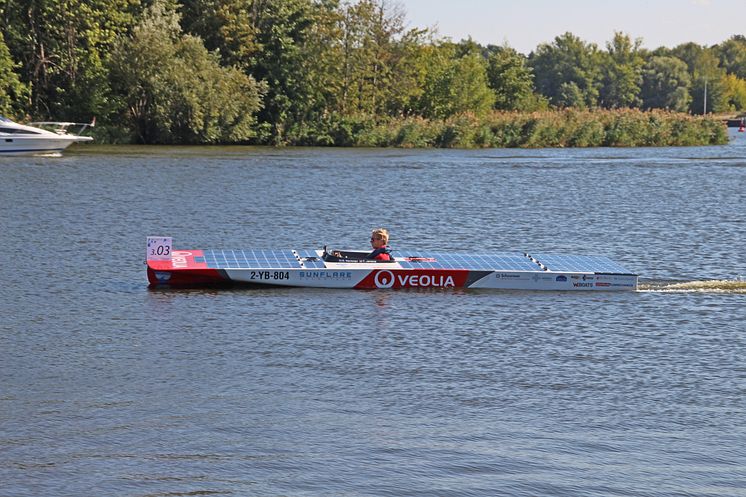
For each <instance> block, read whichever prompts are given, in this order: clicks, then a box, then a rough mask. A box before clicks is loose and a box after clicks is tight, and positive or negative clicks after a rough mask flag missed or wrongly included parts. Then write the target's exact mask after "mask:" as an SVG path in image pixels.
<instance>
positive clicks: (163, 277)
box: [155, 271, 171, 281]
mask: <svg viewBox="0 0 746 497" xmlns="http://www.w3.org/2000/svg"><path fill="white" fill-rule="evenodd" d="M155 278H156V279H157V280H158V281H168V280H170V279H171V273H169V272H168V271H155Z"/></svg>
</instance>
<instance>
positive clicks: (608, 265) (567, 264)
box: [531, 254, 633, 274]
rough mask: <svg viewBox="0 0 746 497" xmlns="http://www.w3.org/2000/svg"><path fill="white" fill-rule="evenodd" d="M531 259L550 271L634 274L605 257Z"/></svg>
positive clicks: (546, 255)
mask: <svg viewBox="0 0 746 497" xmlns="http://www.w3.org/2000/svg"><path fill="white" fill-rule="evenodd" d="M531 257H533V258H534V259H536V260H537V261H539V262H540V263H541V264H543V265H544V266H546V268H547V269H549V270H550V271H566V272H568V273H573V272H578V273H615V274H633V273H632V271H629V270H628V269H626V268H624V267H623V266H621V265H619V264H617V263H616V262H614V261H612V260H611V259H609V258H608V257H603V256H597V255H553V254H531Z"/></svg>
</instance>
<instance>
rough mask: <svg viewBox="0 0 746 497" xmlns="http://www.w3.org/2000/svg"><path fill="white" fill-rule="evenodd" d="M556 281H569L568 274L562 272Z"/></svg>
mask: <svg viewBox="0 0 746 497" xmlns="http://www.w3.org/2000/svg"><path fill="white" fill-rule="evenodd" d="M554 281H567V276H564V275H562V274H560V275H559V276H557V277H556V278H555V279H554Z"/></svg>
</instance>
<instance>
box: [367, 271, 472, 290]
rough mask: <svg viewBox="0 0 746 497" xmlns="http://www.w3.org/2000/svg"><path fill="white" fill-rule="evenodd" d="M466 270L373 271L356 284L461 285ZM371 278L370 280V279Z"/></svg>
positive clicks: (447, 286) (415, 286)
mask: <svg viewBox="0 0 746 497" xmlns="http://www.w3.org/2000/svg"><path fill="white" fill-rule="evenodd" d="M467 275H468V272H467V271H459V272H458V273H455V274H454V273H444V272H422V271H416V272H414V271H397V272H394V271H389V270H388V269H384V270H380V271H375V272H374V273H373V275H372V277H371V276H370V275H369V276H368V277H366V279H364V280H363V281H362V282H360V283H359V284H358V287H359V288H449V287H455V286H456V285H457V280H458V285H459V286H463V284H464V283H465V280H466V277H467ZM371 280H372V281H371Z"/></svg>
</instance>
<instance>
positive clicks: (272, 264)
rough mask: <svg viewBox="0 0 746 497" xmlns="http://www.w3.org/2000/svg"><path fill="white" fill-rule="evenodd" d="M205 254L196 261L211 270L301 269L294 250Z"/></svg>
mask: <svg viewBox="0 0 746 497" xmlns="http://www.w3.org/2000/svg"><path fill="white" fill-rule="evenodd" d="M203 253H204V257H195V258H194V261H195V262H204V263H206V264H207V267H208V268H210V269H228V268H244V269H255V268H261V269H265V268H269V269H274V268H277V269H284V268H288V269H292V268H298V269H300V267H301V265H300V262H298V259H297V258H296V257H295V254H294V253H293V251H292V250H204V251H203ZM322 267H323V266H322Z"/></svg>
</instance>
